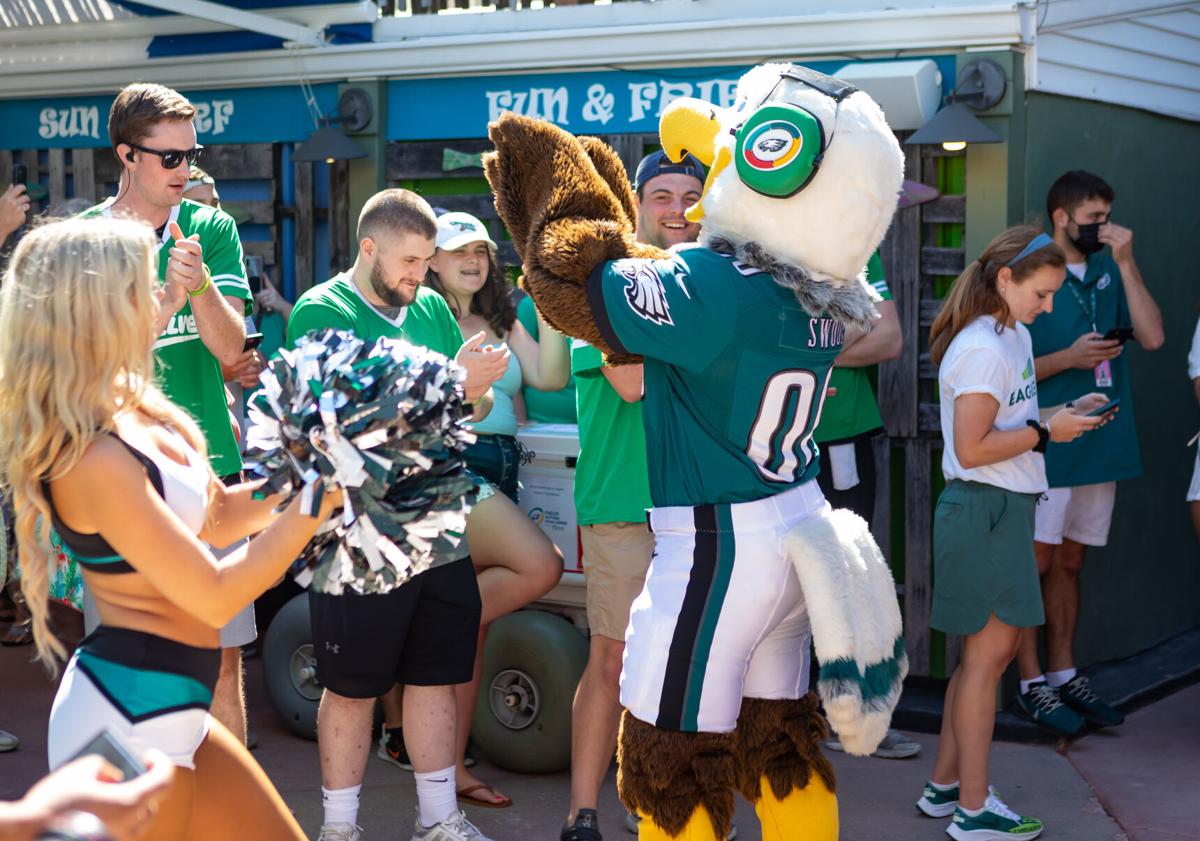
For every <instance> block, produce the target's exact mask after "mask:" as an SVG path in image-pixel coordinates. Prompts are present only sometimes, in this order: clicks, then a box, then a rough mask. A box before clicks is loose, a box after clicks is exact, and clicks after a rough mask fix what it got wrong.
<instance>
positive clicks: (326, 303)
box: [287, 272, 463, 359]
mask: <svg viewBox="0 0 1200 841" xmlns="http://www.w3.org/2000/svg"><path fill="white" fill-rule="evenodd" d="M328 327H332V328H335V329H337V330H349V331H350V332H352V333H354V335H356V336H358V337H359V338H360V339H362V340H363V341H364V342H373V341H375V340H376V339H382V338H387V339H403V340H404V341H406V342H411V343H412V344H414V345H420V346H421V347H426V348H429V349H430V350H434V351H437V352H438V353H440V354H443V355H445V356H447V357H449V358H450V359H453V358H454V355H455V354H456V353H458V349H459V348H460V347H462V343H463V340H462V333H460V332H459V330H458V322H457V321H455V320H454V316H453V315H452V314H451V312H450V307H448V306H446V299H445V298H443V297H442V296H441V295H439V294H438V293H436V292H434V291H433V290H432V289H429V288H427V287H424V286H422V287H420V288H418V289H417V297H416V298H414V299H413V302H412V303H411V304H409V305H408V306H407V307H403V308H402V309H401V310H400V313H399V314H398V315H397V316H396V317H395V318H389V317H388V316H386V315H384V314H383V313H382V312H380V311H379V310H378V309H376V308H375V306H374V305H373V304H372V303H371V302H370V301H368V300H367V299H366V298H364V297H363V295H362V293H361V292H359V291H358V287H357V286H355V285H354V281H353V280H351V278H350V275H349V273H346V272H343V273H342V274H339V275H337V276H335V277H333V278H330V279H329V280H327V281H325V282H324V283H321V284H318V285H316V286H314V287H313V288H312V289H309V290H308V291H307V292H305V293H304V294H303V295H301V296H300V300H298V301H296V306H295V307H294V308H293V309H292V316H291V318H289V319H288V325H287V346H288V347H292V346H293V345H295V344H296V339H298V338H299V337H301V336H303V335H304V334H305V333H308V332H309V331H310V330H324V329H326V328H328Z"/></svg>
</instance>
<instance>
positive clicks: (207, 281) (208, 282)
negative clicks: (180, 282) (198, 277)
mask: <svg viewBox="0 0 1200 841" xmlns="http://www.w3.org/2000/svg"><path fill="white" fill-rule="evenodd" d="M200 270H201V272H203V274H204V283H201V284H200V288H199V289H195V290H192V289H189V290H188V297H189V298H199V297H200V296H201V295H203V294H204V293H205V292H207V291H208V287H210V286H212V273H211V272H210V271H209V270H208V266H205V265H203V264H201V266H200Z"/></svg>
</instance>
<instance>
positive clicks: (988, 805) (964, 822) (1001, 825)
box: [946, 791, 1043, 841]
mask: <svg viewBox="0 0 1200 841" xmlns="http://www.w3.org/2000/svg"><path fill="white" fill-rule="evenodd" d="M1042 829H1043V827H1042V822H1041V821H1039V820H1038V819H1037V818H1025V817H1022V816H1021V815H1018V814H1017V813H1016V812H1014V811H1013V810H1012V809H1010V808H1008V806H1006V805H1004V802H1003V801H1002V800H1001V799H1000V798H999V797H997V796H996V793H995V792H994V791H993V792H992V793H991V794H989V795H988V799H987V800H986V801H985V802H984V804H983V811H982V812H980V813H979V814H978V815H968V814H967V813H966V812H964V811H963V809H962V807H961V806H959V807H958V808H957V809H955V810H954V817H953V818H951V819H950V826H948V827H946V834H947V835H949V836H950V837H951V838H953V839H955V841H1011V839H1022V841H1024V840H1025V839H1030V838H1037V837H1038V836H1039V835H1041V834H1042Z"/></svg>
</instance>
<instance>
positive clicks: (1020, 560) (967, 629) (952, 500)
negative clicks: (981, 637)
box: [930, 479, 1046, 635]
mask: <svg viewBox="0 0 1200 841" xmlns="http://www.w3.org/2000/svg"><path fill="white" fill-rule="evenodd" d="M1037 499H1038V495H1037V494H1026V493H1016V492H1014V491H1007V490H1005V489H1004V488H998V487H996V486H994V485H985V484H982V483H980V482H964V481H961V480H959V479H954V480H952V481H951V482H950V484H949V485H947V486H946V489H945V490H944V491H942V495H941V496H940V497H939V498H938V503H937V509H936V510H935V511H934V514H933V614H932V616H931V617H930V625H932V626H933V627H934V628H937V629H938V630H939V631H945V632H946V633H948V634H963V635H966V634H974V633H977V632H978V631H980V630H982V628H983V626H984V625H986V624H987V621H988V617H989V616H991V615H992V614H993V613H994V614H996V617H997V618H998V619H999V620H1000V621H1002V622H1004V623H1006V624H1008V625H1012V626H1014V627H1018V628H1029V627H1034V626H1037V625H1041V624H1042V623H1043V622H1045V621H1046V616H1045V613H1044V611H1043V610H1042V588H1041V584H1040V582H1039V581H1038V572H1037V560H1036V559H1035V558H1034V555H1033V519H1034V510H1035V508H1036V506H1037Z"/></svg>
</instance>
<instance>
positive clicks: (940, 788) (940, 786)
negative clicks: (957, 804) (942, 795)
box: [929, 780, 958, 791]
mask: <svg viewBox="0 0 1200 841" xmlns="http://www.w3.org/2000/svg"><path fill="white" fill-rule="evenodd" d="M929 784H930V785H931V786H933V787H934V788H936V789H937V790H938V791H953V790H954V789H956V788H958V780H955V781H954V782H952V783H945V784H942V783H935V782H934V781H933V780H930V781H929Z"/></svg>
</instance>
